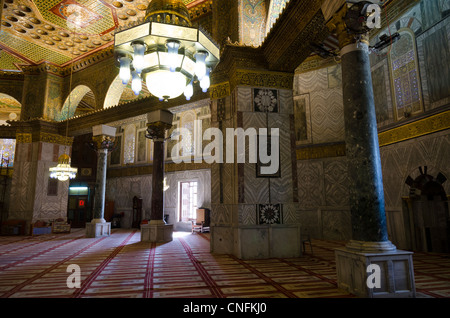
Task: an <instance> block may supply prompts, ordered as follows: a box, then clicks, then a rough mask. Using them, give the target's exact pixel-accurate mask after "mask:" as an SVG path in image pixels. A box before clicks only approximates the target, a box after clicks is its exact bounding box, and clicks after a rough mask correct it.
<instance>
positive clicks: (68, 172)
mask: <svg viewBox="0 0 450 318" xmlns="http://www.w3.org/2000/svg"><path fill="white" fill-rule="evenodd" d="M71 6H72V7H71V8H70V11H69V12H71V14H70V15H69V17H68V19H67V21H68V24H67V26H68V27H69V28H72V29H75V28H76V25H77V23H76V22H79V21H77V19H79V15H78V14H77V12H76V9H77V8H76V6H73V5H71ZM73 35H75V31H74V32H73ZM73 63H74V62H73V59H72V63H71V65H70V82H69V100H68V105H67V118H66V121H67V124H66V138H65V140H64V141H65V143H66V144H67V139H68V133H69V117H70V106H71V100H72V99H71V97H72V77H73ZM66 151H67V145H65V146H64V153H63V154H62V155H61V156H59V158H58V165H57V166H56V167H51V168H50V169H49V170H50V178H55V179H58V180H59V181H67V180H69V179H74V178H75V177H76V176H77V172H78V169H77V168H74V167H71V165H70V163H71V159H70V156H69V155H68V154H66Z"/></svg>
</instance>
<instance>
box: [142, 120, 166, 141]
mask: <svg viewBox="0 0 450 318" xmlns="http://www.w3.org/2000/svg"><path fill="white" fill-rule="evenodd" d="M171 127H172V124H168V123H165V122H162V121H157V122H153V123H148V124H147V134H146V135H145V137H146V138H148V139H153V140H158V139H159V140H164V139H165V137H166V130H169V129H170V128H171Z"/></svg>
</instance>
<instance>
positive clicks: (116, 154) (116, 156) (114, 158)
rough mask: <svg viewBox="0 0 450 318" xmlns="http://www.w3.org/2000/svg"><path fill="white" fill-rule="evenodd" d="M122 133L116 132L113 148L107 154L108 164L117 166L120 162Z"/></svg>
mask: <svg viewBox="0 0 450 318" xmlns="http://www.w3.org/2000/svg"><path fill="white" fill-rule="evenodd" d="M122 137H123V135H122V134H117V135H116V138H115V140H114V144H115V145H114V148H115V149H114V150H113V151H112V152H111V155H110V156H109V164H110V165H111V166H117V165H120V163H121V157H122Z"/></svg>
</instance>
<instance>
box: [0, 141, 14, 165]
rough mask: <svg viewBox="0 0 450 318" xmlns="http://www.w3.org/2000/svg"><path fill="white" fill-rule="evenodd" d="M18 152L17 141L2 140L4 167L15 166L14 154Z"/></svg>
mask: <svg viewBox="0 0 450 318" xmlns="http://www.w3.org/2000/svg"><path fill="white" fill-rule="evenodd" d="M15 151H16V140H15V139H0V158H1V160H2V161H1V166H2V167H12V166H13V165H14V153H15Z"/></svg>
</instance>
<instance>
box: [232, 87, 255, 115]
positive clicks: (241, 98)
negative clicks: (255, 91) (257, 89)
mask: <svg viewBox="0 0 450 318" xmlns="http://www.w3.org/2000/svg"><path fill="white" fill-rule="evenodd" d="M236 94H237V110H238V111H241V112H252V111H253V105H252V88H251V87H244V86H240V87H238V88H237V89H236Z"/></svg>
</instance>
